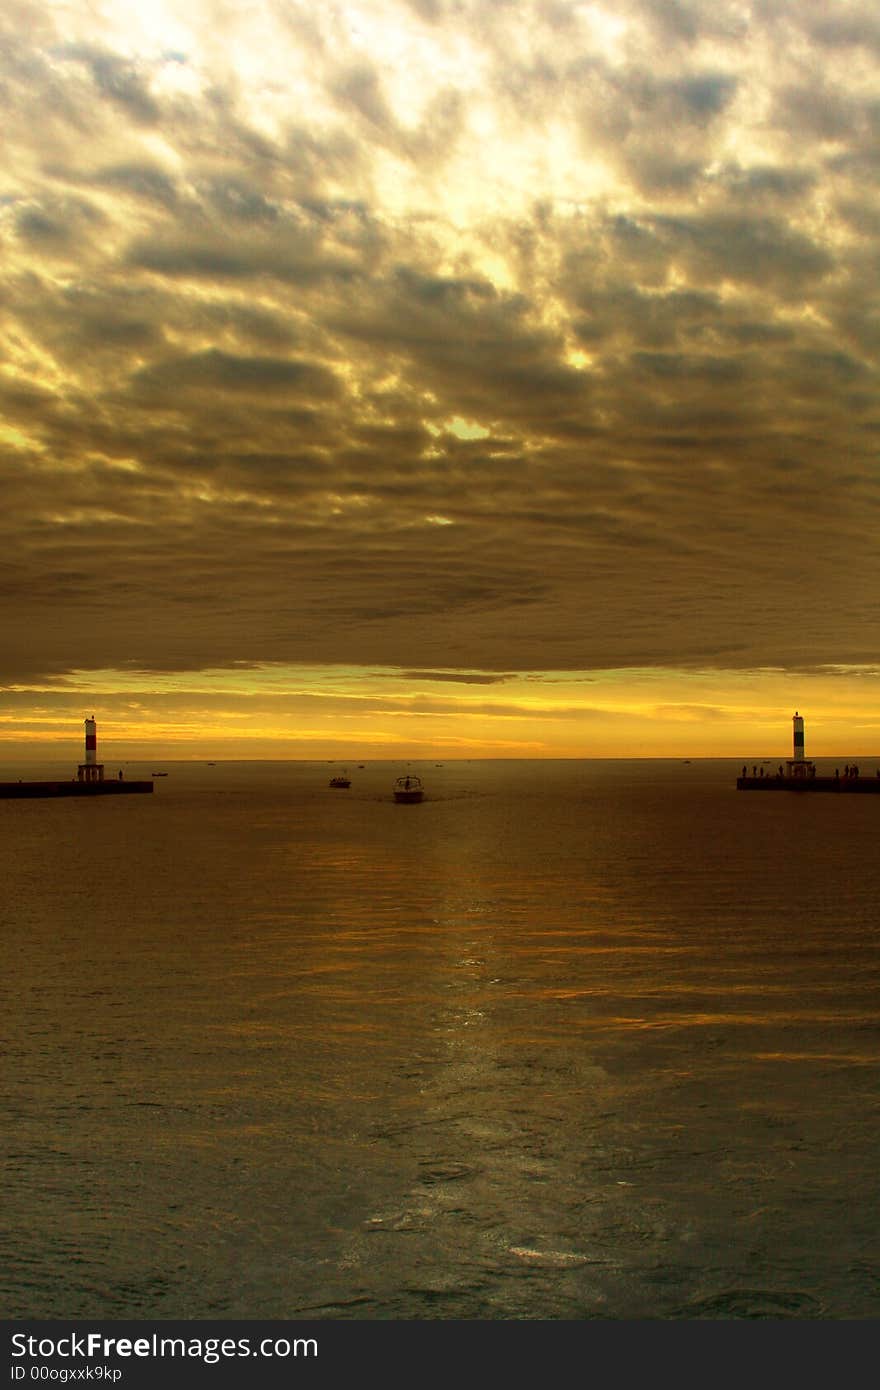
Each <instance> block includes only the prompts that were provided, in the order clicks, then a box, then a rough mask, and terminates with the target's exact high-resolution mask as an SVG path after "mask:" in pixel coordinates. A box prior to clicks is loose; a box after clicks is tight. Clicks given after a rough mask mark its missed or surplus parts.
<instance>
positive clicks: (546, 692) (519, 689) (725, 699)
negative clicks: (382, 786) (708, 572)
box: [0, 666, 880, 760]
mask: <svg viewBox="0 0 880 1390" xmlns="http://www.w3.org/2000/svg"><path fill="white" fill-rule="evenodd" d="M870 675H872V673H870V672H866V671H860V670H851V671H834V672H831V671H826V672H817V673H811V674H809V675H803V676H801V677H798V678H797V679H795V678H793V677H792V676H791V675H787V674H783V673H780V672H772V671H765V672H718V671H713V672H709V671H699V672H675V671H659V670H654V671H652V670H639V671H601V672H590V673H577V672H529V673H524V674H518V675H493V674H492V673H480V672H454V671H447V672H432V673H417V672H416V673H405V672H400V671H396V670H393V669H390V670H373V671H360V670H357V669H355V668H342V667H339V668H329V669H321V670H319V669H314V668H289V667H273V666H267V667H261V668H244V669H234V670H232V671H222V670H213V671H204V672H179V673H166V674H162V675H155V676H151V675H148V674H146V673H138V674H133V673H130V672H127V673H126V672H115V671H103V672H91V673H85V672H81V673H72V674H71V676H70V677H69V678H68V679H67V680H66V681H65V682H63V683H59V684H57V685H55V686H52V687H51V688H43V689H36V688H20V689H19V690H18V691H17V692H16V694H17V696H18V704H17V707H16V708H15V709H14V710H10V711H8V712H6V713H5V714H4V715H3V716H2V718H0V745H2V748H3V751H4V754H5V756H6V758H7V759H8V760H15V759H16V758H19V759H20V758H27V757H32V756H34V755H35V754H36V753H40V754H45V753H46V752H47V751H49V750H52V751H57V752H58V753H60V752H61V750H62V749H63V750H64V755H65V756H67V750H68V749H70V748H72V747H74V746H77V745H78V743H79V737H78V735H79V730H80V728H81V724H82V719H83V718H84V717H85V715H84V711H85V709H86V706H88V712H89V713H91V712H94V713H95V715H96V718H97V720H98V726H99V732H100V738H101V741H102V743H103V745H104V746H105V748H106V747H107V746H108V745H109V746H110V747H112V748H113V750H114V754H113V755H114V756H115V757H132V758H136V757H139V756H144V757H178V758H190V757H191V758H201V757H205V756H207V757H212V758H213V757H219V758H223V757H228V758H294V759H312V758H319V759H325V758H364V757H366V758H431V757H433V756H444V757H447V758H455V757H461V758H604V757H608V758H627V757H638V758H650V757H661V758H662V757H697V758H701V757H703V758H705V757H709V758H711V757H733V758H739V757H742V758H744V759H749V758H755V757H787V756H788V755H789V753H790V748H791V715H792V714H793V712H794V709H795V708H797V709H799V710H800V711H801V712H802V713H803V714H804V716H805V720H806V743H807V756H809V757H822V756H827V757H837V756H841V755H846V754H849V755H850V756H854V755H855V754H857V753H858V754H860V755H861V756H870V755H871V754H872V752H873V750H875V749H877V748H878V747H880V720H878V719H877V718H876V717H875V716H872V715H870V714H868V713H866V711H868V710H870V703H869V701H868V700H867V699H866V682H867V681H868V677H869V676H870ZM867 688H868V689H869V688H870V687H869V686H868V687H867ZM28 697H29V698H28Z"/></svg>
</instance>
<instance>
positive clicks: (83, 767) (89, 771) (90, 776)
mask: <svg viewBox="0 0 880 1390" xmlns="http://www.w3.org/2000/svg"><path fill="white" fill-rule="evenodd" d="M76 780H77V781H78V782H103V780H104V764H103V763H99V762H98V734H97V726H96V724H95V716H94V715H91V717H90V718H89V719H87V720H86V760H85V762H84V763H80V765H79V770H78V772H77V774H76Z"/></svg>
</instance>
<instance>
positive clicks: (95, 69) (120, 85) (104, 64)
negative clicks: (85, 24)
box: [56, 44, 160, 125]
mask: <svg viewBox="0 0 880 1390" xmlns="http://www.w3.org/2000/svg"><path fill="white" fill-rule="evenodd" d="M56 53H57V56H58V57H60V58H62V59H63V60H65V61H67V62H80V63H83V64H84V65H85V67H86V68H88V70H89V72H90V73H91V75H92V79H93V81H94V83H95V87H96V89H97V92H98V93H99V95H100V96H101V97H103V98H104V99H105V100H107V101H109V102H111V103H112V104H113V105H115V106H118V107H119V108H120V109H121V110H122V112H123V114H125V115H127V116H128V117H129V118H130V119H131V120H133V121H134V122H135V123H136V124H137V125H153V124H155V123H156V122H157V121H158V119H159V114H160V112H159V106H158V104H157V102H156V101H155V100H154V99H153V97H152V96H151V95H150V91H149V78H148V76H147V75H145V74H144V73H143V72H141V71H139V69H138V67H137V65H136V64H135V63H132V62H129V61H128V60H127V59H125V58H122V57H120V56H119V54H116V53H113V52H110V51H108V50H107V49H102V48H98V47H95V46H92V45H88V44H70V45H67V46H65V47H62V48H60V49H59V50H56Z"/></svg>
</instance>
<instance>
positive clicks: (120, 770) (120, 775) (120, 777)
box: [119, 768, 122, 782]
mask: <svg viewBox="0 0 880 1390" xmlns="http://www.w3.org/2000/svg"><path fill="white" fill-rule="evenodd" d="M119 780H120V782H121V781H122V768H120V769H119Z"/></svg>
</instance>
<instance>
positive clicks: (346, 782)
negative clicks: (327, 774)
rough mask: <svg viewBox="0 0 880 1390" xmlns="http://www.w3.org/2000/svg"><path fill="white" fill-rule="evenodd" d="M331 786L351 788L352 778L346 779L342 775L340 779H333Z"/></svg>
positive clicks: (331, 779)
mask: <svg viewBox="0 0 880 1390" xmlns="http://www.w3.org/2000/svg"><path fill="white" fill-rule="evenodd" d="M330 785H331V787H350V786H351V778H350V777H346V776H345V775H341V776H338V777H331V778H330Z"/></svg>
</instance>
